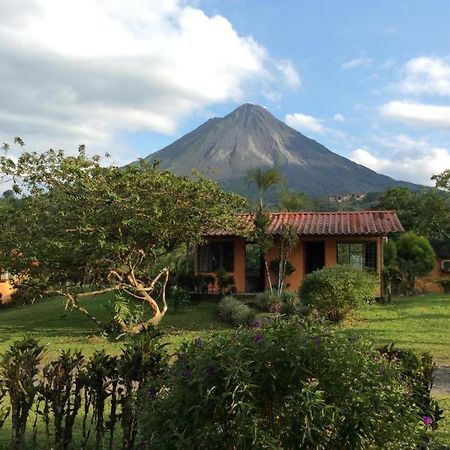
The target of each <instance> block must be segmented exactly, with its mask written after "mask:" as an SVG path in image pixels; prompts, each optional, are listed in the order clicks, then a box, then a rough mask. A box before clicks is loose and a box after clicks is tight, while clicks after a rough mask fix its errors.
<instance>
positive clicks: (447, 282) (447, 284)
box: [436, 278, 450, 294]
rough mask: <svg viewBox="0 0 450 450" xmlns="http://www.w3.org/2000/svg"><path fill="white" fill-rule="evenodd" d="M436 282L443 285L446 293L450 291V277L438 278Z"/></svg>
mask: <svg viewBox="0 0 450 450" xmlns="http://www.w3.org/2000/svg"><path fill="white" fill-rule="evenodd" d="M436 283H437V284H439V285H440V286H441V287H442V289H443V290H444V292H445V293H446V294H449V293H450V278H441V279H439V280H436Z"/></svg>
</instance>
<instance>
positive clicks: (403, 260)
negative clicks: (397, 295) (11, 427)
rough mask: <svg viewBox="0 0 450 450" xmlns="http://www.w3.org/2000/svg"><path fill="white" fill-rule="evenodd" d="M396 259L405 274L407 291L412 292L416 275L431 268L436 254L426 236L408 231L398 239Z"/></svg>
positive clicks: (425, 272) (421, 274)
mask: <svg viewBox="0 0 450 450" xmlns="http://www.w3.org/2000/svg"><path fill="white" fill-rule="evenodd" d="M397 259H398V266H399V268H400V269H401V270H402V272H404V273H405V275H406V281H407V283H408V289H409V292H411V293H414V289H415V286H414V284H415V279H416V277H418V276H423V275H426V274H427V273H429V272H430V271H431V270H432V269H433V267H434V264H435V259H436V254H435V252H434V250H433V247H432V246H431V244H430V242H429V241H428V239H427V238H426V237H424V236H419V235H417V234H415V233H413V232H412V231H409V232H407V233H404V234H402V235H401V236H400V237H399V239H398V242H397Z"/></svg>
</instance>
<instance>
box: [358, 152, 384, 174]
mask: <svg viewBox="0 0 450 450" xmlns="http://www.w3.org/2000/svg"><path fill="white" fill-rule="evenodd" d="M350 159H351V160H352V161H355V162H356V163H358V164H361V165H362V166H365V167H368V168H369V169H372V170H375V172H382V171H383V170H384V169H385V168H386V167H388V166H389V160H387V159H382V158H378V157H376V156H374V155H373V154H372V153H370V151H369V150H366V149H365V148H357V149H356V150H355V151H353V152H352V154H351V157H350Z"/></svg>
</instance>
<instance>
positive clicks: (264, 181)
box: [247, 167, 283, 212]
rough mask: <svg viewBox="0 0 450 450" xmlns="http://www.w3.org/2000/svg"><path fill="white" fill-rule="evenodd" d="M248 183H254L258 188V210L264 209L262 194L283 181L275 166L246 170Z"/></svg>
mask: <svg viewBox="0 0 450 450" xmlns="http://www.w3.org/2000/svg"><path fill="white" fill-rule="evenodd" d="M247 178H248V181H249V183H254V184H255V185H256V188H257V189H258V197H259V211H260V212H262V211H263V210H264V195H265V194H266V192H267V191H268V190H269V189H270V188H271V187H272V186H274V185H276V184H280V183H281V182H282V181H283V175H282V173H281V172H280V170H279V169H277V168H276V167H273V168H270V169H267V170H263V169H250V170H249V171H248V172H247Z"/></svg>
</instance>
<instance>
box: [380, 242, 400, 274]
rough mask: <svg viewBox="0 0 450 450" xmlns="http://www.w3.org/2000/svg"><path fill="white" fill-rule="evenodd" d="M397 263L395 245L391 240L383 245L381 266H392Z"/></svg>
mask: <svg viewBox="0 0 450 450" xmlns="http://www.w3.org/2000/svg"><path fill="white" fill-rule="evenodd" d="M396 262H397V244H396V243H395V241H394V240H393V239H388V241H387V242H386V243H385V244H384V245H383V265H384V266H385V267H386V266H394V265H395V264H396Z"/></svg>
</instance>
